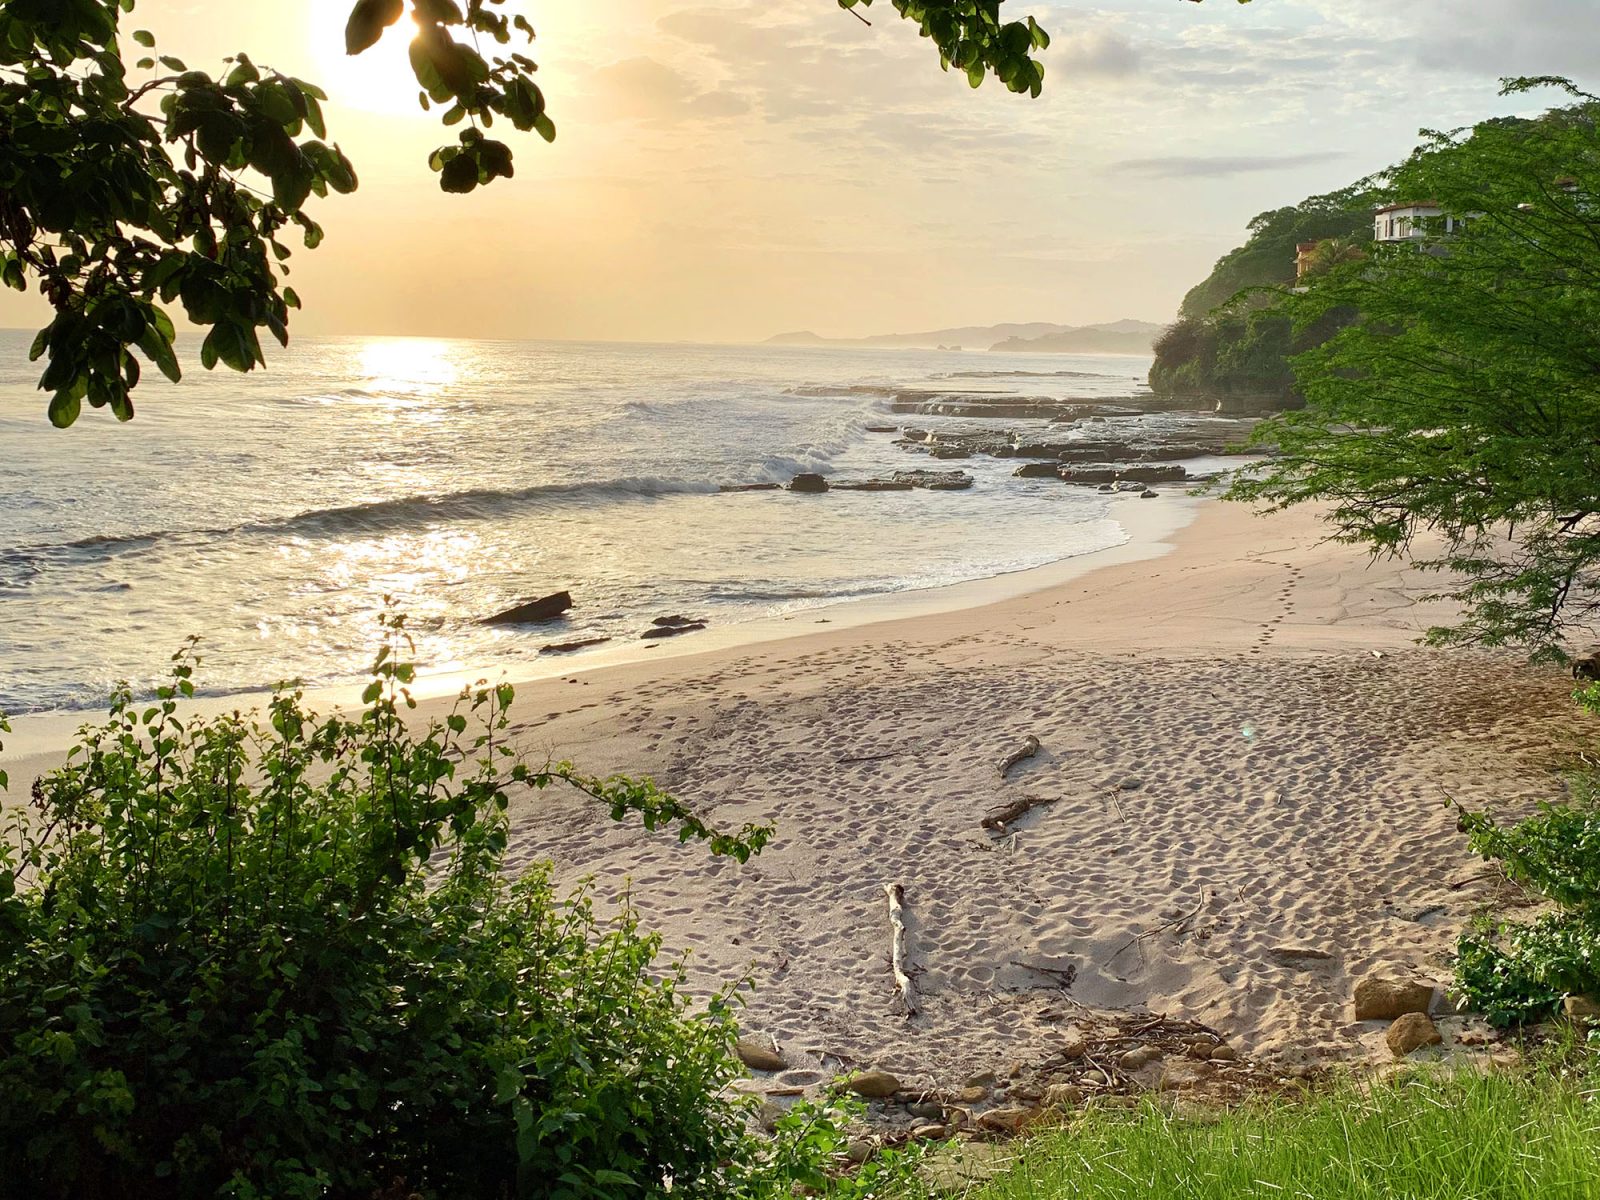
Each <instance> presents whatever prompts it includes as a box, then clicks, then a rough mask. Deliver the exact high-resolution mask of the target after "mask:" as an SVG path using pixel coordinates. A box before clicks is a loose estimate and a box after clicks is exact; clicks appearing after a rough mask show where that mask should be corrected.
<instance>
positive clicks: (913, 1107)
mask: <svg viewBox="0 0 1600 1200" xmlns="http://www.w3.org/2000/svg"><path fill="white" fill-rule="evenodd" d="M906 1111H907V1112H908V1113H910V1114H911V1115H912V1116H913V1117H921V1118H922V1119H923V1120H924V1121H941V1120H943V1119H944V1105H942V1104H940V1103H938V1102H937V1101H934V1100H915V1101H913V1102H912V1103H910V1104H908V1105H906Z"/></svg>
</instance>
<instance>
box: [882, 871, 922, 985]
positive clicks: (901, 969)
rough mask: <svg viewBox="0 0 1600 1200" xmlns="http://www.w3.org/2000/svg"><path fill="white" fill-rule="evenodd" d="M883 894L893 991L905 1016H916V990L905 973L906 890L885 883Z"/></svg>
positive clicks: (898, 885) (895, 884)
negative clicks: (886, 906) (885, 897)
mask: <svg viewBox="0 0 1600 1200" xmlns="http://www.w3.org/2000/svg"><path fill="white" fill-rule="evenodd" d="M883 890H884V892H885V893H886V894H887V895H888V897H889V928H890V930H891V931H892V937H891V942H890V949H889V969H890V970H892V971H893V972H894V987H895V991H897V992H899V993H900V1002H901V1004H902V1005H904V1007H905V1010H906V1016H908V1017H914V1016H916V1015H917V989H916V984H914V983H912V982H911V976H910V974H909V973H908V972H907V971H906V907H905V904H906V889H905V888H904V887H903V886H901V885H900V884H898V883H886V884H884V885H883Z"/></svg>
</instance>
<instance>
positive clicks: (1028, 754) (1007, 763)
mask: <svg viewBox="0 0 1600 1200" xmlns="http://www.w3.org/2000/svg"><path fill="white" fill-rule="evenodd" d="M1037 753H1039V739H1038V738H1036V737H1034V736H1033V734H1031V733H1030V734H1029V735H1028V736H1027V738H1026V739H1025V740H1024V741H1023V743H1022V749H1020V750H1016V751H1014V752H1012V753H1011V754H1008V755H1006V756H1005V757H1004V758H1003V759H1001V760H1000V778H1001V779H1004V778H1005V777H1006V772H1008V771H1010V770H1011V768H1012V767H1014V766H1016V765H1017V764H1018V763H1019V762H1021V761H1022V760H1023V759H1025V758H1032V757H1033V756H1034V755H1035V754H1037Z"/></svg>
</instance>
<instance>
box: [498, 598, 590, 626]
mask: <svg viewBox="0 0 1600 1200" xmlns="http://www.w3.org/2000/svg"><path fill="white" fill-rule="evenodd" d="M571 607H572V593H571V592H553V593H551V594H550V595H548V596H541V597H539V599H537V600H525V601H523V602H522V603H521V604H518V605H517V606H516V607H514V608H508V609H506V610H505V611H504V612H500V613H496V614H495V615H494V616H492V617H485V618H484V619H483V624H485V625H526V624H529V623H531V622H533V621H551V620H554V619H555V618H556V617H559V616H560V615H561V614H562V613H564V612H566V611H567V609H569V608H571Z"/></svg>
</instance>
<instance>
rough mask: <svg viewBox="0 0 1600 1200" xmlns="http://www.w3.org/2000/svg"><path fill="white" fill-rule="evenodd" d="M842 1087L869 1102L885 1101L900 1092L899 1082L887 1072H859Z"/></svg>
mask: <svg viewBox="0 0 1600 1200" xmlns="http://www.w3.org/2000/svg"><path fill="white" fill-rule="evenodd" d="M844 1085H845V1087H847V1088H849V1089H850V1090H851V1091H852V1092H854V1093H855V1094H856V1095H858V1096H865V1097H866V1098H867V1099H869V1100H887V1099H888V1098H889V1097H890V1096H892V1095H894V1094H895V1093H896V1092H898V1091H899V1090H900V1081H899V1080H898V1079H896V1078H895V1077H894V1076H893V1075H891V1074H889V1072H887V1071H861V1072H859V1073H857V1074H855V1075H852V1076H850V1078H849V1079H846V1080H845V1081H844Z"/></svg>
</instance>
